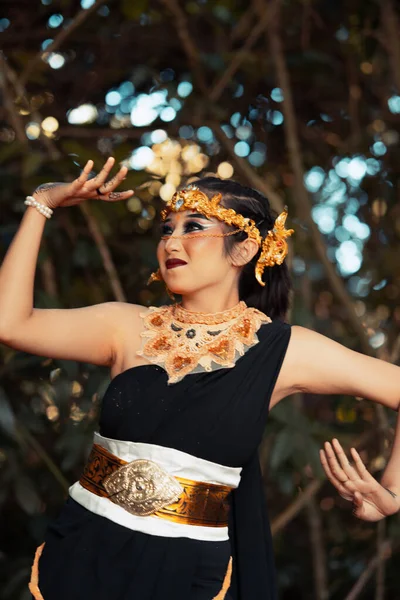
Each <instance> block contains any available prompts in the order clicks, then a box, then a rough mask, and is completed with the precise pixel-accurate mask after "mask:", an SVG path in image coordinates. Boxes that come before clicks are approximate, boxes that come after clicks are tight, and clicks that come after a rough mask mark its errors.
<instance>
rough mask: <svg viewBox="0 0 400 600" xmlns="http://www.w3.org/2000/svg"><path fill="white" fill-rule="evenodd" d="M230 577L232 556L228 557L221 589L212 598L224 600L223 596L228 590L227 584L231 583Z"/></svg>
mask: <svg viewBox="0 0 400 600" xmlns="http://www.w3.org/2000/svg"><path fill="white" fill-rule="evenodd" d="M231 577H232V556H231V557H230V559H229V563H228V568H227V570H226V574H225V579H224V583H223V584H222V589H221V591H220V592H219V594H217V595H216V596H214V598H213V600H224V598H225V596H226V592H227V591H228V589H229V586H230V585H231Z"/></svg>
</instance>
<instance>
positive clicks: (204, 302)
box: [181, 290, 239, 314]
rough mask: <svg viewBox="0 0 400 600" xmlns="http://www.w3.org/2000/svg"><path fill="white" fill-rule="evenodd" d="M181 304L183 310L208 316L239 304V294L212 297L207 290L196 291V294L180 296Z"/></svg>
mask: <svg viewBox="0 0 400 600" xmlns="http://www.w3.org/2000/svg"><path fill="white" fill-rule="evenodd" d="M181 304H182V306H183V308H185V309H186V310H190V311H191V312H199V313H208V314H210V313H217V312H223V311H224V310H230V309H231V308H233V307H234V306H236V305H237V304H239V294H238V293H237V291H235V293H231V294H226V296H223V295H220V294H218V296H214V295H211V294H210V291H209V290H203V291H202V292H198V291H197V292H196V294H193V295H190V294H185V296H182V302H181Z"/></svg>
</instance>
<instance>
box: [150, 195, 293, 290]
mask: <svg viewBox="0 0 400 600" xmlns="http://www.w3.org/2000/svg"><path fill="white" fill-rule="evenodd" d="M221 199H222V194H219V193H217V194H215V195H214V196H213V197H212V198H211V199H210V198H208V196H207V195H206V194H205V193H204V192H202V191H200V190H199V188H198V187H197V186H196V185H193V184H192V185H189V186H188V187H186V188H185V189H183V190H180V191H179V192H175V194H174V195H173V196H172V198H171V200H169V201H168V202H167V208H165V209H164V210H163V211H162V212H161V219H162V220H163V221H164V220H165V219H166V217H167V215H168V213H169V212H170V211H173V212H179V211H184V210H189V209H195V210H196V211H197V212H199V213H201V214H203V215H205V216H206V217H209V218H210V217H215V218H217V219H219V220H220V221H224V222H225V223H227V224H228V225H233V226H235V227H237V228H238V229H237V230H236V231H231V232H229V233H220V234H201V233H196V234H194V235H195V237H199V236H202V235H204V236H210V235H213V236H217V237H223V236H226V235H232V234H235V233H237V232H238V231H239V230H241V231H245V232H246V233H247V235H248V236H249V237H250V238H253V239H254V240H256V242H257V244H258V246H259V247H261V254H260V256H259V258H258V261H257V264H256V268H255V277H256V279H257V281H258V283H259V284H260V285H262V286H265V283H264V282H263V281H262V275H263V273H264V269H265V267H272V266H274V265H276V264H277V265H281V264H282V263H283V261H284V260H285V257H286V255H287V253H288V245H287V242H286V238H287V237H289V236H290V235H292V233H294V229H285V221H286V218H287V215H288V209H287V206H285V210H284V211H283V212H281V214H280V215H279V216H278V217H277V218H276V220H275V223H274V227H273V229H271V230H270V231H268V234H267V235H266V237H265V238H264V239H263V238H262V236H261V234H260V231H259V230H258V228H257V227H256V223H255V221H253V219H250V218H246V217H243V215H241V214H240V213H237V212H236V211H234V210H233V209H232V208H225V207H224V206H221V204H220V202H221ZM184 237H185V239H186V238H187V237H191V236H190V234H187V235H185V236H184ZM159 279H160V274H159V272H157V273H153V274H152V275H151V277H150V279H149V282H150V281H155V280H159Z"/></svg>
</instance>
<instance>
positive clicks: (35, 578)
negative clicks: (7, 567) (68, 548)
mask: <svg viewBox="0 0 400 600" xmlns="http://www.w3.org/2000/svg"><path fill="white" fill-rule="evenodd" d="M43 548H44V543H43V544H42V545H41V546H39V547H38V548H37V549H36V552H35V558H34V560H33V565H32V569H31V580H30V582H29V591H30V593H31V594H32V596H33V597H34V598H35V600H44V598H43V596H42V594H41V593H40V589H39V559H40V557H41V555H42V552H43ZM231 577H232V557H231V558H230V559H229V563H228V568H227V570H226V574H225V578H224V583H223V584H222V588H221V591H220V592H219V593H218V594H217V595H216V596H214V598H213V600H224V598H225V596H226V593H227V591H228V589H229V586H230V585H231Z"/></svg>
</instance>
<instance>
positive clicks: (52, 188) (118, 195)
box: [32, 157, 134, 209]
mask: <svg viewBox="0 0 400 600" xmlns="http://www.w3.org/2000/svg"><path fill="white" fill-rule="evenodd" d="M114 162H115V159H114V158H112V157H110V158H109V159H108V160H107V161H106V162H105V164H104V166H103V168H102V170H101V171H100V173H99V174H98V175H96V177H93V179H88V177H89V175H90V172H91V170H92V169H93V164H94V163H93V161H92V160H89V161H88V162H87V163H86V165H85V167H84V169H83V171H82V173H81V175H80V176H79V177H78V178H77V179H75V180H74V181H72V182H71V183H62V182H57V183H45V184H43V185H40V186H39V187H38V188H37V189H36V190H35V191H34V192H33V194H32V195H33V197H34V198H35V199H36V200H37V201H38V202H41V203H42V204H45V205H46V206H48V207H49V208H52V209H54V208H57V207H58V206H72V205H74V204H80V203H81V202H84V200H89V199H96V200H105V201H106V202H116V201H118V200H127V199H128V198H130V196H132V195H133V194H134V191H133V190H128V191H126V192H114V190H115V189H116V188H117V187H118V186H119V184H120V183H121V182H122V181H123V180H124V179H125V177H126V174H127V172H128V169H127V168H126V167H121V169H120V170H119V171H118V173H117V174H116V175H115V176H114V177H113V178H112V179H110V180H109V181H107V178H108V176H109V174H110V171H111V169H112V168H113V166H114ZM97 190H99V191H100V192H101V193H99V192H98V191H97Z"/></svg>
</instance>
